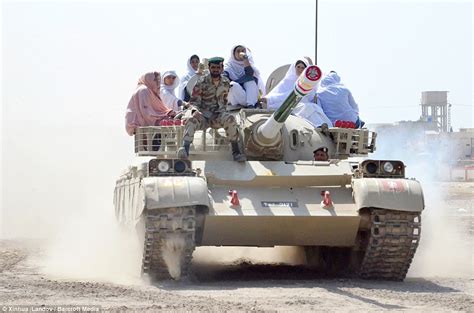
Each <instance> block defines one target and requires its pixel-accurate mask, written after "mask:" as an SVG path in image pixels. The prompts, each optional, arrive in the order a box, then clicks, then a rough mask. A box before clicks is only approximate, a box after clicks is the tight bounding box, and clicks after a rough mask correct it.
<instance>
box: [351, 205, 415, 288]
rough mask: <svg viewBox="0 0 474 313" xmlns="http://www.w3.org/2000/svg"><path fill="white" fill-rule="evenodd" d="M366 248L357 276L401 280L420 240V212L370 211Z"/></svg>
mask: <svg viewBox="0 0 474 313" xmlns="http://www.w3.org/2000/svg"><path fill="white" fill-rule="evenodd" d="M370 219H371V229H370V236H369V240H368V245H367V249H366V253H365V256H364V258H363V259H362V264H361V267H360V268H359V276H360V277H361V278H365V279H388V280H397V281H401V280H403V279H404V278H405V276H406V274H407V271H408V268H409V267H410V263H411V261H412V259H413V256H414V255H415V252H416V249H417V247H418V244H419V241H420V232H421V216H420V212H402V211H393V210H385V209H376V208H372V209H371V210H370Z"/></svg>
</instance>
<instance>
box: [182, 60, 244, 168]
mask: <svg viewBox="0 0 474 313" xmlns="http://www.w3.org/2000/svg"><path fill="white" fill-rule="evenodd" d="M223 62H224V59H223V58H219V57H215V58H211V59H209V74H207V75H205V76H203V77H201V78H200V79H199V80H198V81H197V83H196V85H195V86H194V89H193V94H192V96H191V99H190V101H189V110H191V112H192V117H191V118H189V119H188V120H187V121H186V126H185V129H184V138H183V139H184V144H183V147H182V148H180V149H179V150H178V156H179V157H182V158H186V157H188V156H189V147H190V145H191V143H192V142H193V139H194V132H195V131H196V130H205V129H206V128H208V127H211V128H216V129H217V128H221V127H223V128H224V129H225V131H226V135H227V138H228V139H229V141H230V142H231V144H232V155H233V157H234V160H235V161H245V156H244V155H243V154H242V153H241V152H240V149H239V143H238V140H239V133H238V129H237V121H236V120H235V117H234V116H233V115H232V114H229V113H228V112H227V111H226V105H227V95H228V94H229V88H230V81H229V79H228V78H227V77H225V76H222V71H223Z"/></svg>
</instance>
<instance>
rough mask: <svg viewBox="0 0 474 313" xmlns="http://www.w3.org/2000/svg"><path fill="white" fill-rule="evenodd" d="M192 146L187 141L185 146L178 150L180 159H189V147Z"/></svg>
mask: <svg viewBox="0 0 474 313" xmlns="http://www.w3.org/2000/svg"><path fill="white" fill-rule="evenodd" d="M190 146H191V141H187V140H185V141H184V143H183V146H182V147H181V148H179V149H178V153H177V155H178V158H180V159H187V158H188V157H189V147H190Z"/></svg>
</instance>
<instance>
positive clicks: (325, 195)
mask: <svg viewBox="0 0 474 313" xmlns="http://www.w3.org/2000/svg"><path fill="white" fill-rule="evenodd" d="M320 77H321V71H320V70H319V68H318V67H317V66H309V67H308V68H306V69H305V71H304V72H303V73H302V74H301V76H300V78H299V79H298V81H297V83H296V84H295V89H294V91H293V92H292V93H291V94H290V95H289V96H288V98H287V99H286V100H285V101H284V103H283V104H282V106H281V107H280V108H279V109H278V110H276V111H274V112H268V111H266V110H261V109H260V110H259V109H242V110H240V111H234V112H233V114H234V115H235V117H236V119H237V121H238V123H239V125H240V126H239V133H240V136H241V145H242V149H243V151H245V154H246V156H247V161H245V162H235V161H232V156H231V153H230V148H229V143H228V142H227V139H226V138H225V136H224V135H223V134H224V130H223V129H220V130H218V131H213V130H212V131H211V130H206V131H200V132H196V134H195V140H194V144H193V146H192V147H191V151H190V156H189V158H188V159H178V158H177V157H176V151H177V150H178V148H179V147H180V146H181V145H182V138H183V131H184V126H182V125H176V124H180V123H179V122H178V123H170V124H168V125H164V126H154V127H142V128H139V129H138V130H137V132H136V135H135V153H136V154H137V158H136V159H137V163H136V164H135V165H132V166H130V167H129V168H128V169H127V170H126V171H125V172H124V173H123V174H122V175H121V176H120V178H119V179H118V180H117V184H116V187H115V196H114V204H115V213H116V217H117V220H118V222H119V223H120V224H122V225H127V226H129V227H133V228H136V229H137V230H138V233H139V236H140V238H142V241H143V261H142V273H143V274H144V275H148V276H150V277H151V278H152V279H154V280H168V279H175V280H179V279H183V278H186V277H187V276H189V274H190V264H191V259H192V254H193V251H194V250H195V247H198V246H246V247H248V246H253V247H274V246H300V247H303V249H304V251H305V254H306V259H307V263H308V265H309V266H310V267H312V268H314V269H315V270H316V269H317V270H321V271H327V272H328V273H332V274H336V275H337V274H344V275H346V274H349V275H354V276H358V277H361V278H366V279H386V280H403V279H404V278H405V276H406V273H407V271H408V268H409V266H410V263H411V261H412V259H413V256H414V254H415V251H416V249H417V246H418V243H419V239H420V230H421V217H420V215H421V212H422V210H423V209H424V200H423V193H422V188H421V185H420V183H419V182H418V181H416V180H414V179H408V178H406V177H405V165H404V164H403V162H402V161H399V160H375V159H367V156H368V154H369V153H370V152H373V151H374V149H375V142H376V134H375V133H374V132H371V131H369V130H368V129H350V128H336V127H334V128H329V129H327V130H325V129H323V130H321V129H319V128H314V127H313V126H312V125H311V124H310V123H308V122H307V121H306V120H304V119H302V118H299V117H297V116H295V115H292V114H291V110H292V108H293V107H294V106H295V105H296V104H297V103H298V102H299V100H300V99H301V98H302V97H303V96H304V95H305V94H306V93H308V92H309V91H310V90H311V89H312V88H313V87H314V85H315V84H316V83H317V81H318V80H319V78H320ZM171 124H172V125H171ZM157 136H158V138H159V140H156V138H157ZM321 146H325V147H327V148H328V150H329V151H328V153H329V156H330V159H329V160H328V161H314V160H313V151H314V150H315V149H317V148H318V147H321ZM354 157H358V158H354ZM361 157H362V161H357V160H360V159H361Z"/></svg>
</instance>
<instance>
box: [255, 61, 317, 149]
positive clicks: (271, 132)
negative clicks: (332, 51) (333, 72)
mask: <svg viewBox="0 0 474 313" xmlns="http://www.w3.org/2000/svg"><path fill="white" fill-rule="evenodd" d="M321 76H322V73H321V70H320V69H319V67H317V66H316V65H311V66H308V67H307V68H305V70H304V71H303V73H301V75H300V77H299V78H298V79H297V80H296V82H295V86H294V89H293V91H292V92H291V93H290V94H289V95H288V97H286V99H285V101H283V104H282V105H281V106H280V107H279V108H278V109H277V110H276V111H275V112H274V113H273V114H272V116H271V117H270V118H268V119H267V120H266V121H265V122H264V123H263V124H261V125H260V126H258V129H257V131H256V132H255V133H254V139H255V141H256V142H258V143H260V144H262V145H267V144H271V143H273V142H278V140H279V138H280V137H279V134H280V130H281V128H282V127H283V125H284V123H285V121H286V120H287V119H288V117H289V116H290V114H291V111H292V110H293V108H294V107H295V106H296V105H297V104H298V102H300V100H301V99H302V98H303V97H304V96H305V95H307V94H308V93H310V92H311V90H312V89H313V88H314V87H315V86H316V84H317V83H318V81H319V80H320V79H321Z"/></svg>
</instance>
